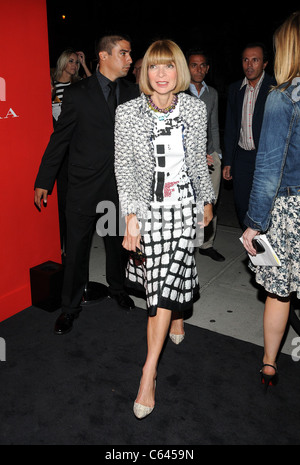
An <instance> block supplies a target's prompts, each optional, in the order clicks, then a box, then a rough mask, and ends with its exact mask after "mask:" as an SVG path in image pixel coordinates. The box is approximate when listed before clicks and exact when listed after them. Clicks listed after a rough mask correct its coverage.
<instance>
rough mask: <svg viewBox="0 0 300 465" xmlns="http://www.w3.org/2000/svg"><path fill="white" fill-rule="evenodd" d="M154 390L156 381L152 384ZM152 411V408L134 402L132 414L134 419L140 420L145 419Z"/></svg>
mask: <svg viewBox="0 0 300 465" xmlns="http://www.w3.org/2000/svg"><path fill="white" fill-rule="evenodd" d="M154 389H156V380H155V384H154ZM153 410H154V407H147V406H146V405H143V404H139V403H138V402H134V404H133V413H134V414H135V416H136V418H138V419H139V420H142V419H143V418H146V417H147V416H148V415H150V413H151V412H152V411H153Z"/></svg>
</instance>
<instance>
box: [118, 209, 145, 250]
mask: <svg viewBox="0 0 300 465" xmlns="http://www.w3.org/2000/svg"><path fill="white" fill-rule="evenodd" d="M125 221H126V231H125V236H124V239H123V243H122V245H123V247H124V249H126V250H133V251H134V252H135V251H136V249H137V248H140V240H141V233H140V226H139V222H138V219H137V217H136V215H135V214H134V213H131V214H130V215H127V216H126V217H125Z"/></svg>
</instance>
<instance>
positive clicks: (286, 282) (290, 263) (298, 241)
mask: <svg viewBox="0 0 300 465" xmlns="http://www.w3.org/2000/svg"><path fill="white" fill-rule="evenodd" d="M266 235H267V238H268V240H269V242H270V244H271V245H272V247H273V248H274V250H275V252H276V253H277V255H278V257H279V259H280V261H281V266H279V267H276V266H253V265H252V264H251V263H250V264H249V267H250V269H251V270H252V271H254V272H255V278H256V282H257V283H258V284H260V285H262V286H263V287H264V288H265V290H266V291H267V292H269V293H271V294H276V295H277V296H279V297H288V296H289V295H290V293H292V292H296V293H297V298H298V299H300V196H290V197H278V198H277V199H276V201H275V205H274V208H273V212H272V220H271V224H270V228H269V230H268V231H267V233H266Z"/></svg>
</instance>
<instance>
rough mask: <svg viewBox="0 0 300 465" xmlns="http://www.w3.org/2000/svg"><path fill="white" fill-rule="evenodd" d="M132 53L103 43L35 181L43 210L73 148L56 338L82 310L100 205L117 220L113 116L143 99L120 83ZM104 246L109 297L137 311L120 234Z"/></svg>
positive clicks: (119, 43) (69, 95)
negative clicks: (119, 107)
mask: <svg viewBox="0 0 300 465" xmlns="http://www.w3.org/2000/svg"><path fill="white" fill-rule="evenodd" d="M130 47H131V46H130V41H129V39H128V38H126V37H125V36H106V37H103V38H102V39H101V40H100V41H99V43H98V49H97V53H98V56H99V67H98V69H97V70H96V72H95V74H93V75H92V76H91V77H89V78H86V79H83V80H81V81H80V82H78V83H76V84H73V85H72V86H70V87H68V88H67V89H66V90H65V93H64V102H63V105H62V112H61V115H60V117H59V119H58V121H57V124H56V126H55V130H54V132H53V134H52V135H51V138H50V141H49V144H48V146H47V148H46V151H45V153H44V156H43V158H42V161H41V165H40V168H39V172H38V175H37V178H36V181H35V204H36V205H37V207H38V208H41V205H42V202H44V203H46V202H47V197H48V193H49V192H51V190H52V189H53V185H54V183H55V179H56V174H57V171H58V169H59V167H60V164H61V162H62V160H63V157H64V154H65V153H66V149H67V147H68V148H69V164H68V176H69V179H68V193H67V203H66V218H67V256H66V263H65V271H64V283H63V290H62V313H61V315H60V317H59V318H58V319H57V321H56V323H55V333H56V334H65V333H67V332H69V331H70V330H71V329H72V327H73V320H74V318H76V317H77V316H78V314H79V311H80V309H81V308H80V303H81V300H82V296H83V292H84V288H85V285H86V282H87V280H88V269H89V252H90V245H91V239H92V235H93V233H94V231H95V219H96V208H97V205H98V203H99V202H101V201H106V202H111V205H114V206H115V211H116V215H117V218H118V212H119V208H118V194H117V187H116V181H115V176H114V110H115V106H116V104H120V103H124V102H126V101H127V100H130V99H132V98H135V97H137V96H138V95H139V90H138V87H137V86H136V85H135V84H132V83H130V82H127V81H125V80H123V79H120V78H123V77H125V76H126V75H127V73H128V71H129V68H130V65H131V63H132V59H131V48H130ZM116 101H117V102H116ZM104 244H105V249H106V280H107V283H108V285H109V295H110V296H111V297H113V298H115V299H116V300H117V302H118V303H119V305H121V306H122V307H125V308H133V307H134V303H133V301H132V299H131V298H130V297H129V296H128V295H127V294H126V293H125V290H124V279H125V264H124V260H123V253H124V250H123V249H122V237H120V235H119V234H118V230H117V231H116V232H115V234H114V233H113V234H112V235H106V236H104Z"/></svg>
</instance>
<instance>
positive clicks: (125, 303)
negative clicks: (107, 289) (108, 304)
mask: <svg viewBox="0 0 300 465" xmlns="http://www.w3.org/2000/svg"><path fill="white" fill-rule="evenodd" d="M109 296H110V297H111V298H112V299H114V300H116V301H117V302H118V304H119V305H120V307H123V308H126V309H127V310H133V309H134V308H135V304H134V302H133V300H132V298H131V297H129V295H127V294H126V293H125V292H121V293H119V294H112V293H109Z"/></svg>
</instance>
